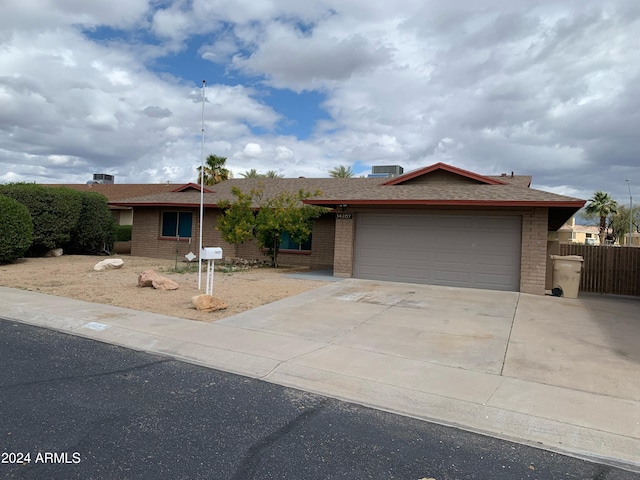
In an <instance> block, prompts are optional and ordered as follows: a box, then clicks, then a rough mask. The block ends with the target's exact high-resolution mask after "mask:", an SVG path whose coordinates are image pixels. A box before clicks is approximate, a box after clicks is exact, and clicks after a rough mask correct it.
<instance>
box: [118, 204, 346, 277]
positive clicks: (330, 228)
mask: <svg viewBox="0 0 640 480" xmlns="http://www.w3.org/2000/svg"><path fill="white" fill-rule="evenodd" d="M163 211H191V212H192V214H193V217H192V218H193V222H192V229H191V234H192V240H191V244H189V241H188V240H187V239H181V240H180V242H177V241H176V240H175V239H164V238H161V237H160V231H161V230H160V222H161V218H162V212H163ZM220 215H221V213H220V212H219V211H217V210H215V211H214V210H208V211H206V210H205V214H204V221H203V224H204V230H203V232H202V243H203V245H204V246H205V247H220V248H222V254H223V256H224V257H242V258H247V259H260V260H265V259H267V257H266V256H265V255H264V253H263V252H262V251H261V250H260V249H258V247H257V244H256V242H255V241H254V240H252V241H249V242H245V243H243V244H240V245H231V244H229V243H227V242H225V241H224V240H222V234H221V233H220V232H219V231H218V230H216V229H215V225H216V222H217V219H218V217H219V216H220ZM199 216H200V213H199V210H198V209H185V208H183V209H175V208H142V207H139V208H137V209H136V211H135V218H136V220H135V222H134V226H133V232H132V235H131V254H132V255H137V256H143V257H151V258H167V259H173V258H175V257H176V248H177V254H178V260H183V259H184V255H186V254H187V253H189V251H192V252H193V253H195V254H197V253H198V239H199V236H200V218H199ZM334 238H335V225H334V218H333V216H332V215H325V216H324V217H321V218H319V219H317V220H316V221H315V222H314V225H313V240H312V247H311V253H310V254H307V253H287V252H286V251H281V252H280V255H279V257H278V261H279V263H280V264H281V265H296V266H309V267H312V268H331V267H332V265H333V249H334Z"/></svg>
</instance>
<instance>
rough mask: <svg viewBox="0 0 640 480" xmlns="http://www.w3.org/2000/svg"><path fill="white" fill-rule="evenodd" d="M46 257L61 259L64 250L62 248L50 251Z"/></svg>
mask: <svg viewBox="0 0 640 480" xmlns="http://www.w3.org/2000/svg"><path fill="white" fill-rule="evenodd" d="M44 256H45V257H61V256H62V249H61V248H54V249H53V250H49V251H48V252H47V253H45V254H44Z"/></svg>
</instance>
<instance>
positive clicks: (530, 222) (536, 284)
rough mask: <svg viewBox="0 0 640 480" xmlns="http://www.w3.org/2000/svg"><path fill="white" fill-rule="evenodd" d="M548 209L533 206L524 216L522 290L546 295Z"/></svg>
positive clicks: (521, 262)
mask: <svg viewBox="0 0 640 480" xmlns="http://www.w3.org/2000/svg"><path fill="white" fill-rule="evenodd" d="M548 214H549V213H548V209H547V208H542V207H540V208H533V209H531V211H529V212H527V213H524V215H523V216H522V248H521V252H522V256H521V259H520V292H522V293H532V294H534V295H544V293H545V291H544V287H545V279H546V273H547V233H548V220H547V217H548Z"/></svg>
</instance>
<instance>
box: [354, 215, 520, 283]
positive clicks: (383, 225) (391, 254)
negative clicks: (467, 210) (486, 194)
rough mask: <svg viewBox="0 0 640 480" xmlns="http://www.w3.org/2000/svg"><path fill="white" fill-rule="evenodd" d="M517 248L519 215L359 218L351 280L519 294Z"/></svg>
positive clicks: (376, 216)
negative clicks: (422, 284) (517, 292)
mask: <svg viewBox="0 0 640 480" xmlns="http://www.w3.org/2000/svg"><path fill="white" fill-rule="evenodd" d="M520 245H521V217H519V216H490V215H485V216H482V215H477V216H476V215H438V214H373V213H362V214H358V215H357V218H356V232H355V252H354V276H355V277H356V278H363V279H369V280H387V281H395V282H410V283H424V284H431V285H446V286H454V287H473V288H485V289H491V290H507V291H519V289H520Z"/></svg>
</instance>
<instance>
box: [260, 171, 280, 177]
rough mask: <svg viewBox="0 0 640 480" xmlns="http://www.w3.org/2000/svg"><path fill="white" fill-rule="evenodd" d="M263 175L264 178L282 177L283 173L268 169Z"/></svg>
mask: <svg viewBox="0 0 640 480" xmlns="http://www.w3.org/2000/svg"><path fill="white" fill-rule="evenodd" d="M264 176H265V177H266V178H283V177H284V175H280V174H279V173H278V172H276V171H275V170H269V171H268V172H267V173H265V174H264Z"/></svg>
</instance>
